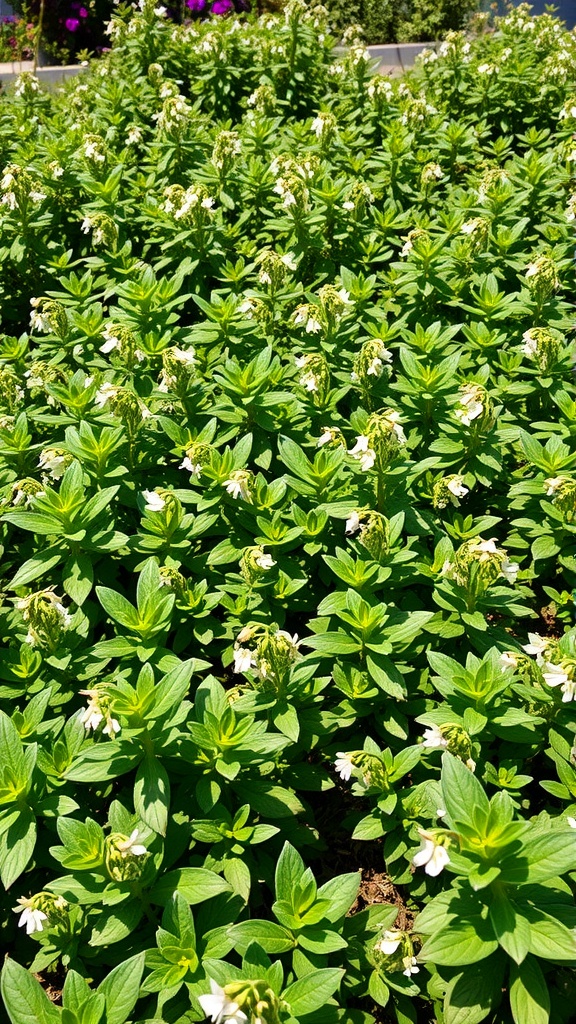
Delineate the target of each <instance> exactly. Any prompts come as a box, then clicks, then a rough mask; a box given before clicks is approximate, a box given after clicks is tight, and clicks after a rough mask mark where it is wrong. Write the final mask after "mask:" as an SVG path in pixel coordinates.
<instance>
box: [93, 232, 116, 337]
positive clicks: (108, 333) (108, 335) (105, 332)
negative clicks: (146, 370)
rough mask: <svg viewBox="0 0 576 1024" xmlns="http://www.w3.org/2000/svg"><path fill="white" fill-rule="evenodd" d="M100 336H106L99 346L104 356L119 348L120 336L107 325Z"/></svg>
mask: <svg viewBox="0 0 576 1024" xmlns="http://www.w3.org/2000/svg"><path fill="white" fill-rule="evenodd" d="M84 223H86V222H84ZM102 337H103V338H106V341H105V342H104V344H103V345H101V346H100V351H101V352H103V353H104V355H105V356H107V355H109V354H110V352H113V351H114V349H115V348H120V338H117V337H116V335H115V334H111V333H110V328H109V327H107V328H106V330H105V331H104V333H103V335H102Z"/></svg>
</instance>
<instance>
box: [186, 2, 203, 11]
mask: <svg viewBox="0 0 576 1024" xmlns="http://www.w3.org/2000/svg"><path fill="white" fill-rule="evenodd" d="M186 7H188V8H189V10H191V11H192V13H193V14H202V11H203V10H205V8H206V0H186Z"/></svg>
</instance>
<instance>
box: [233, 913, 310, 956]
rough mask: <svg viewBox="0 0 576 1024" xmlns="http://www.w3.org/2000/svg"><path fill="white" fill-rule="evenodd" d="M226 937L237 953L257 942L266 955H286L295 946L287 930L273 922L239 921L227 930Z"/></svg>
mask: <svg viewBox="0 0 576 1024" xmlns="http://www.w3.org/2000/svg"><path fill="white" fill-rule="evenodd" d="M228 935H229V937H230V938H231V939H232V940H233V942H234V948H235V949H237V950H238V952H239V953H244V952H245V951H246V950H247V949H248V946H249V945H250V943H251V942H257V943H258V945H259V946H261V947H262V949H263V950H265V952H266V953H286V952H288V950H290V949H293V948H294V946H295V940H294V938H293V936H292V934H291V933H290V932H289V931H288V929H287V928H282V926H281V925H279V924H275V923H274V921H258V920H254V921H241V922H240V923H239V924H234V925H232V927H231V928H229V929H228Z"/></svg>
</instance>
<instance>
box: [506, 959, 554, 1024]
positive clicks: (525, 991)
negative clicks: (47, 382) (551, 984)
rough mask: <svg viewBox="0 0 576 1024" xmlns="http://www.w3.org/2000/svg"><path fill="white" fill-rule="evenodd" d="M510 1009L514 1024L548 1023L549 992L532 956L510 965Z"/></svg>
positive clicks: (538, 965)
mask: <svg viewBox="0 0 576 1024" xmlns="http://www.w3.org/2000/svg"><path fill="white" fill-rule="evenodd" d="M510 1009H511V1010H512V1017H513V1018H514V1024H548V1022H549V1020H550V993H549V992H548V986H547V984H546V980H545V978H544V975H543V974H542V969H541V967H540V964H539V963H538V961H537V960H535V959H534V957H533V956H527V957H526V959H525V961H524V963H522V964H520V965H517V964H514V963H512V964H511V966H510Z"/></svg>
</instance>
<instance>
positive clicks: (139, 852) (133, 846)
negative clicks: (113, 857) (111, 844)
mask: <svg viewBox="0 0 576 1024" xmlns="http://www.w3.org/2000/svg"><path fill="white" fill-rule="evenodd" d="M137 839H138V829H137V828H135V829H134V831H133V832H131V833H130V835H129V837H128V839H121V840H119V841H118V842H117V843H116V849H117V850H119V851H120V853H121V854H122V856H123V857H126V856H127V855H128V854H131V855H132V857H142V856H143V855H144V854H145V853H148V850H147V849H146V847H145V846H142V844H141V843H137V842H136V840H137Z"/></svg>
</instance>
